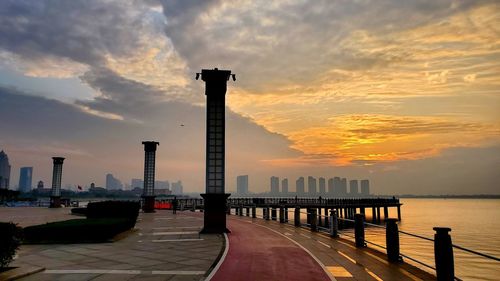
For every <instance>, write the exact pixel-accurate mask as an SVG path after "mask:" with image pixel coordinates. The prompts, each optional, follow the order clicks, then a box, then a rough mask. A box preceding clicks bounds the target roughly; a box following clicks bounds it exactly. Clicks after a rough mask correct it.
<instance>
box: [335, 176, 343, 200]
mask: <svg viewBox="0 0 500 281" xmlns="http://www.w3.org/2000/svg"><path fill="white" fill-rule="evenodd" d="M341 185H342V180H341V179H340V177H334V178H333V195H334V196H335V197H340V196H343V195H342V192H341V189H342V188H341Z"/></svg>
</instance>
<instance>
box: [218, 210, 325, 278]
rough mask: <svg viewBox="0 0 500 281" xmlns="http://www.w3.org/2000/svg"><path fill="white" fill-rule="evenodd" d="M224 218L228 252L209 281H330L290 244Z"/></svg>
mask: <svg viewBox="0 0 500 281" xmlns="http://www.w3.org/2000/svg"><path fill="white" fill-rule="evenodd" d="M228 218H230V219H229V220H228V226H229V229H230V230H231V233H230V234H228V238H229V250H228V253H227V256H226V257H225V259H224V262H223V263H222V265H221V267H220V268H219V270H218V271H217V272H216V273H215V275H214V277H213V278H212V281H222V280H234V281H246V280H248V281H251V280H283V281H285V280H311V281H315V280H318V281H321V280H331V279H330V277H329V276H328V274H327V273H326V272H325V271H324V270H323V268H322V267H321V266H320V265H319V264H318V262H317V261H316V260H314V258H313V257H311V256H310V255H309V254H308V253H307V252H306V250H304V249H303V248H301V247H300V246H298V245H297V244H295V243H293V242H292V241H291V240H288V239H287V238H286V237H284V236H282V235H280V234H279V233H275V232H273V231H271V230H269V229H266V228H263V227H255V226H254V225H252V224H250V223H248V222H245V221H241V220H237V219H234V217H228Z"/></svg>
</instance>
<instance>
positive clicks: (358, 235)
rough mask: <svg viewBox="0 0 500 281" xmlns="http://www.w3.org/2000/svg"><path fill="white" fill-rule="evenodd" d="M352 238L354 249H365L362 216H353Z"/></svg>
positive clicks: (363, 220)
mask: <svg viewBox="0 0 500 281" xmlns="http://www.w3.org/2000/svg"><path fill="white" fill-rule="evenodd" d="M354 237H355V240H356V247H358V248H359V247H365V246H366V244H365V216H364V215H363V214H355V215H354Z"/></svg>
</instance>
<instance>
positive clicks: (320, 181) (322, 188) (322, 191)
mask: <svg viewBox="0 0 500 281" xmlns="http://www.w3.org/2000/svg"><path fill="white" fill-rule="evenodd" d="M318 186H319V195H321V196H325V195H326V190H325V188H326V184H325V178H322V177H321V178H319V179H318Z"/></svg>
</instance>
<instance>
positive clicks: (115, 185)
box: [106, 174, 123, 190]
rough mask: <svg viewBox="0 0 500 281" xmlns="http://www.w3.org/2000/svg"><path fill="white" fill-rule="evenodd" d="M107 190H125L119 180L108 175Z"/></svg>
mask: <svg viewBox="0 0 500 281" xmlns="http://www.w3.org/2000/svg"><path fill="white" fill-rule="evenodd" d="M106 189H107V190H119V189H123V184H122V183H121V182H120V180H119V179H117V178H115V177H114V176H113V175H112V174H107V175H106Z"/></svg>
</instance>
